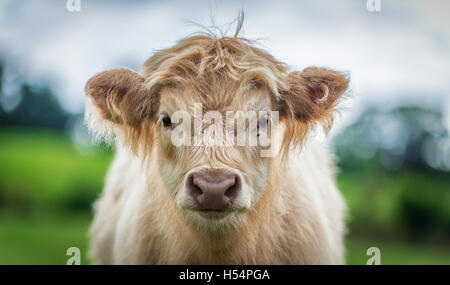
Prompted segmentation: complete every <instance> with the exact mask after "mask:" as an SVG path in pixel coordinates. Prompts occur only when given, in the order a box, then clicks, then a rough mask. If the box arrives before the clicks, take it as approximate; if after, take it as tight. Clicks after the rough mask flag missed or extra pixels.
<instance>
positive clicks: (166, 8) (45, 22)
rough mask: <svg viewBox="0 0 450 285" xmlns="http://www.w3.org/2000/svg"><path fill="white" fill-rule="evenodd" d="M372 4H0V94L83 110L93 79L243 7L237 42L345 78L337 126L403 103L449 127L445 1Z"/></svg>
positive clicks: (449, 23)
mask: <svg viewBox="0 0 450 285" xmlns="http://www.w3.org/2000/svg"><path fill="white" fill-rule="evenodd" d="M380 3H381V10H380V11H378V12H377V11H372V12H371V11H368V9H367V1H366V0H350V1H349V0H333V1H321V0H319V1H268V0H262V1H233V0H232V1H217V0H216V1H164V2H163V1H105V0H103V1H93V0H80V11H69V10H68V9H67V5H66V4H67V1H66V0H60V1H51V0H48V1H46V0H44V1H32V0H28V1H27V0H25V1H14V0H2V1H1V2H0V59H1V60H2V61H3V62H5V63H6V72H5V84H4V85H5V86H4V91H5V93H6V95H8V94H10V96H13V94H14V91H15V90H13V89H14V86H17V84H13V83H15V82H17V81H20V80H24V81H28V82H31V83H34V84H38V85H39V84H40V85H49V86H50V87H51V88H52V89H53V91H55V93H56V94H57V95H58V98H59V99H60V102H61V103H62V105H63V106H64V107H65V108H66V109H68V110H70V111H72V112H81V111H82V110H83V107H84V102H85V95H84V92H83V90H84V86H85V84H86V82H87V80H88V79H89V78H90V77H91V76H93V75H94V74H96V73H98V72H101V71H103V70H106V69H111V68H116V67H119V66H126V67H129V68H132V69H135V70H137V71H139V70H140V68H141V64H142V63H143V62H144V61H145V60H146V59H147V58H149V57H150V56H151V55H152V54H153V53H154V51H155V50H158V49H163V48H167V47H170V46H171V45H173V44H174V43H176V42H177V41H178V40H179V39H181V38H183V37H186V36H188V35H189V34H191V33H193V32H196V31H199V30H200V28H199V27H198V26H197V25H194V24H193V23H192V22H195V23H198V24H202V25H207V26H208V25H211V24H215V25H218V26H221V27H222V28H223V29H226V27H227V26H229V25H227V24H229V23H230V22H232V21H233V20H234V19H235V18H236V17H237V15H238V12H239V10H240V9H244V11H245V22H244V27H243V30H242V33H241V35H242V36H244V37H247V38H249V39H252V40H255V39H256V40H257V45H258V47H261V48H263V49H265V50H267V51H269V52H270V53H271V54H272V55H273V56H275V57H276V58H277V59H279V60H281V61H283V62H285V63H287V64H288V65H289V66H290V67H291V69H292V70H301V69H303V68H305V67H308V66H312V65H315V66H322V67H329V68H333V69H336V70H340V71H343V72H346V73H348V74H349V75H350V78H351V83H350V91H349V94H350V98H349V99H347V101H346V102H344V111H343V112H342V113H343V115H342V117H343V118H342V119H339V120H341V122H340V124H341V125H343V124H345V122H349V121H351V119H352V118H356V116H357V114H358V112H360V111H361V110H363V108H362V106H364V105H367V104H382V105H383V106H386V107H387V108H388V107H390V106H395V105H396V104H399V103H405V102H406V103H418V104H426V105H431V106H443V108H444V109H445V110H446V114H447V118H448V121H449V125H450V96H449V95H450V94H449V92H450V91H449V90H450V88H449V87H450V80H449V79H450V43H449V40H450V17H449V16H450V15H449V14H450V1H445V0H443V1H437V0H436V1H414V0H409V1H408V0H403V1H402V0H396V1H394V0H380ZM231 31H233V27H231ZM231 33H232V32H231ZM8 71H11V72H8ZM8 83H10V84H8ZM10 101H11V100H10ZM13 101H14V100H12V102H13ZM339 120H338V122H339ZM338 124H339V123H338Z"/></svg>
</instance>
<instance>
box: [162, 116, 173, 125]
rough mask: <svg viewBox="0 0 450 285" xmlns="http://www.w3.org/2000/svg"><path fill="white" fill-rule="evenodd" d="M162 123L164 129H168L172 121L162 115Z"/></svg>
mask: <svg viewBox="0 0 450 285" xmlns="http://www.w3.org/2000/svg"><path fill="white" fill-rule="evenodd" d="M162 122H163V125H164V127H166V128H168V127H170V126H171V125H172V120H171V119H170V117H169V116H168V115H164V117H163V118H162Z"/></svg>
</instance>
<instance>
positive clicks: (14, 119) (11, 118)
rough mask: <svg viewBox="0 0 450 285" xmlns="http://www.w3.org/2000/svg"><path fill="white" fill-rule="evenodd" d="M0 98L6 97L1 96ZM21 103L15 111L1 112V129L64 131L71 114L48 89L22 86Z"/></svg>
mask: <svg viewBox="0 0 450 285" xmlns="http://www.w3.org/2000/svg"><path fill="white" fill-rule="evenodd" d="M0 96H4V95H3V94H0ZM13 96H20V97H21V101H20V103H19V104H18V105H17V107H15V108H14V109H13V110H11V111H9V112H6V111H4V110H0V127H28V128H47V129H55V130H64V129H65V128H66V124H67V121H68V119H69V114H67V113H66V112H65V111H64V109H63V108H62V107H61V106H60V105H59V103H58V101H57V99H56V98H55V96H54V94H53V93H52V92H51V91H50V90H49V89H48V88H36V87H32V86H30V85H29V84H27V83H24V84H22V86H21V88H20V94H15V95H13Z"/></svg>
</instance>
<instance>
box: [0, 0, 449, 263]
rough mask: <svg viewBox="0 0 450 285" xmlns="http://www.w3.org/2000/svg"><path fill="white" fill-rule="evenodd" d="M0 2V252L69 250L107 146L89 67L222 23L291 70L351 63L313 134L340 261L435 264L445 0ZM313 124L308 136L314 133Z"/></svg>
mask: <svg viewBox="0 0 450 285" xmlns="http://www.w3.org/2000/svg"><path fill="white" fill-rule="evenodd" d="M79 3H80V6H79V7H80V8H81V9H80V11H71V10H73V9H67V1H65V0H62V1H14V0H10V1H7V0H2V1H1V2H0V264H65V263H66V260H67V259H68V257H67V256H66V250H67V249H68V248H69V247H72V246H75V247H79V248H80V249H81V255H82V263H83V264H87V263H89V260H88V258H87V247H88V236H87V229H88V226H89V223H90V221H91V219H92V210H91V205H92V203H93V201H94V200H95V199H96V197H98V195H99V193H100V191H101V189H102V184H103V179H104V177H105V173H106V171H107V168H108V165H109V164H110V162H111V159H112V157H113V152H114V150H113V149H112V148H108V147H105V146H104V145H102V144H94V143H93V142H92V141H91V139H90V137H89V134H88V133H87V131H86V128H85V126H84V125H83V106H84V102H85V98H84V93H83V88H84V85H85V83H86V81H87V80H88V79H89V78H90V77H91V76H92V75H94V74H95V73H97V72H100V71H103V70H106V69H109V68H115V67H118V66H126V67H129V68H132V69H135V70H140V64H141V63H143V62H144V61H145V60H146V59H147V58H148V57H150V56H151V55H152V53H153V52H154V51H155V50H157V49H162V48H165V47H169V46H171V45H173V44H174V43H175V42H176V41H177V40H179V39H180V38H183V37H186V36H187V35H189V34H191V33H193V32H195V31H198V30H199V29H200V28H199V26H198V25H196V24H194V23H197V24H201V25H204V26H210V25H215V26H217V27H219V28H220V29H221V30H222V31H226V30H227V29H228V28H231V31H232V30H233V25H234V24H235V22H233V20H234V19H235V18H236V17H237V15H238V12H239V10H240V9H241V8H243V9H244V11H245V13H246V18H245V23H244V27H243V32H242V35H243V36H245V37H248V38H250V39H253V40H257V45H258V46H259V47H262V48H264V49H266V50H268V51H269V52H271V53H272V54H273V55H274V56H275V57H276V58H278V59H279V60H281V61H284V62H286V63H288V64H289V65H291V66H292V69H303V68H305V67H307V66H310V65H318V66H326V67H331V68H334V69H338V70H341V71H344V72H347V73H349V74H350V76H351V85H350V91H349V93H348V98H347V100H345V101H344V102H343V104H342V105H341V109H340V116H338V117H337V119H336V122H335V128H334V129H333V131H332V133H331V135H330V137H329V139H328V140H329V143H330V144H331V145H332V147H333V148H334V150H335V152H336V157H337V163H338V165H339V173H338V176H337V181H338V184H339V186H340V189H341V191H342V192H343V194H344V196H345V198H346V200H347V203H348V208H349V217H348V229H349V230H348V236H347V240H346V248H347V253H346V254H347V263H348V264H365V263H366V261H367V260H368V259H369V256H367V255H366V250H367V249H368V248H369V247H372V246H375V247H378V248H379V249H380V251H381V263H382V264H450V207H449V205H450V173H449V171H450V139H449V130H450V96H449V95H450V94H449V92H450V91H449V90H450V80H449V79H450V45H449V39H450V5H449V2H448V1H406V0H405V1H390V0H381V1H380V3H381V10H380V11H372V12H371V11H368V9H367V1H366V0H354V1H345V0H342V1H341V0H339V1H336V0H333V1H331V0H330V1H251V2H250V1H248V2H247V1H169V2H165V1H164V2H163V1H93V0H80V2H79ZM317 137H318V138H319V139H324V138H323V136H321V134H320V132H319V131H318V132H317Z"/></svg>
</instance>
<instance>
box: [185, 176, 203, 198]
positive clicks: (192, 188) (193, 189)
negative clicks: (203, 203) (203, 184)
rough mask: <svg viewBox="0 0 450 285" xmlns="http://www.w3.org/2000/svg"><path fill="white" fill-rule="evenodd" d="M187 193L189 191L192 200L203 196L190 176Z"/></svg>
mask: <svg viewBox="0 0 450 285" xmlns="http://www.w3.org/2000/svg"><path fill="white" fill-rule="evenodd" d="M188 191H189V194H190V195H191V196H192V197H194V198H196V197H198V196H200V195H202V194H203V191H202V189H200V187H198V186H197V185H196V183H195V177H194V175H192V176H191V177H189V179H188Z"/></svg>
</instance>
